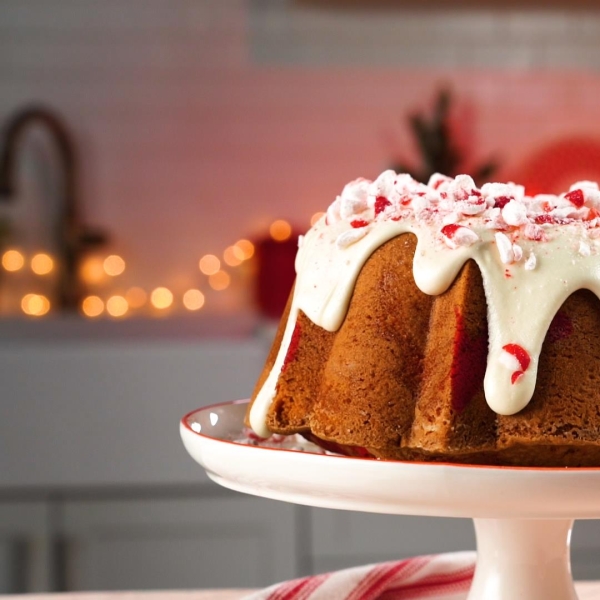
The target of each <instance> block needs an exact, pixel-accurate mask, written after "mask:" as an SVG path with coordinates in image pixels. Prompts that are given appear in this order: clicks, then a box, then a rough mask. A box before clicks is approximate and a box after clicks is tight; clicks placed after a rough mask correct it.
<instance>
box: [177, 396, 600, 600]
mask: <svg viewBox="0 0 600 600" xmlns="http://www.w3.org/2000/svg"><path fill="white" fill-rule="evenodd" d="M246 402H247V401H239V402H230V403H227V404H221V405H217V406H211V407H207V408H203V409H200V410H197V411H194V412H193V413H190V414H189V415H186V416H185V417H184V418H183V419H182V421H181V436H182V440H183V443H184V445H185V447H186V449H187V451H188V452H189V453H190V455H191V456H192V457H193V458H194V459H195V460H196V461H197V462H198V463H200V464H201V465H202V466H203V467H204V468H205V469H206V471H207V473H208V475H209V477H210V478H211V479H213V480H214V481H216V482H217V483H219V484H221V485H223V486H225V487H228V488H230V489H233V490H236V491H239V492H244V493H248V494H254V495H257V496H263V497H266V498H273V499H276V500H284V501H288V502H295V503H299V504H306V505H309V506H319V507H324V508H336V509H345V510H359V511H365V512H377V513H388V514H406V515H424V516H440V517H442V516H446V517H470V518H472V519H473V520H474V522H475V532H476V538H477V565H476V569H475V576H474V579H473V583H472V586H471V590H470V592H469V596H468V598H469V600H515V599H519V600H520V599H524V600H573V599H576V598H577V594H576V592H575V588H574V585H573V579H572V576H571V568H570V537H571V528H572V526H573V520H574V519H594V518H598V517H600V469H538V468H526V467H521V468H513V467H485V466H471V465H452V464H436V463H415V462H399V461H380V460H372V459H361V458H350V457H345V456H335V455H325V454H317V453H312V452H299V451H297V450H288V449H282V448H277V449H273V448H266V447H262V446H252V445H243V444H239V443H235V442H233V441H232V440H235V439H238V438H240V437H241V436H242V431H243V418H244V414H245V410H246Z"/></svg>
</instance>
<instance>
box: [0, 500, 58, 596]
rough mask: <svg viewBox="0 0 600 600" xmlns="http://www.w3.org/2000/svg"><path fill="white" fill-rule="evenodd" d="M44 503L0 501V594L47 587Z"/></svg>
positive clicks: (48, 563)
mask: <svg viewBox="0 0 600 600" xmlns="http://www.w3.org/2000/svg"><path fill="white" fill-rule="evenodd" d="M48 512H49V509H48V507H47V506H46V505H45V504H44V503H41V502H39V503H38V502H23V503H16V502H0V594H10V593H22V592H47V591H50V586H51V581H50V579H51V573H50V552H49V549H50V537H49V529H48V526H49V522H50V521H49V518H48Z"/></svg>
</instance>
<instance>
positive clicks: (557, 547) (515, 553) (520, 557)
mask: <svg viewBox="0 0 600 600" xmlns="http://www.w3.org/2000/svg"><path fill="white" fill-rule="evenodd" d="M474 522H475V534H476V537H477V565H476V568H475V576H474V578H473V583H472V585H471V591H470V593H469V596H468V600H514V599H515V598H527V600H549V599H551V598H552V599H556V600H559V599H560V600H576V598H577V594H576V593H575V587H574V586H573V578H572V576H571V563H570V553H569V547H570V539H571V530H572V527H573V520H567V519H555V520H553V519H548V520H547V519H539V520H534V519H531V520H526V519H474Z"/></svg>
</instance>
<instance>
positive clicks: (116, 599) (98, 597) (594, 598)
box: [2, 581, 600, 600]
mask: <svg viewBox="0 0 600 600" xmlns="http://www.w3.org/2000/svg"><path fill="white" fill-rule="evenodd" d="M575 587H576V588H577V594H578V596H579V600H600V581H582V582H578V583H576V585H575ZM252 591H255V590H248V589H246V590H242V589H239V590H186V591H168V590H163V591H153V592H69V593H64V594H25V595H23V594H20V595H16V596H2V600H241V599H242V598H244V597H245V596H247V595H248V594H249V593H251V592H252ZM431 600H435V599H433V598H432V599H431Z"/></svg>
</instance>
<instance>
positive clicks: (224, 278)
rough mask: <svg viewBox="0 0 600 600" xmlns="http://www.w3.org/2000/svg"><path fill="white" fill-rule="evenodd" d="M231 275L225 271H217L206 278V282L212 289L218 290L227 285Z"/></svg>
mask: <svg viewBox="0 0 600 600" xmlns="http://www.w3.org/2000/svg"><path fill="white" fill-rule="evenodd" d="M230 282H231V277H229V273H227V272H226V271H219V272H218V273H215V274H214V275H211V276H210V277H209V278H208V284H209V285H210V287H211V288H212V289H213V290H216V291H217V292H220V291H222V290H224V289H226V288H228V287H229V283H230Z"/></svg>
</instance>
